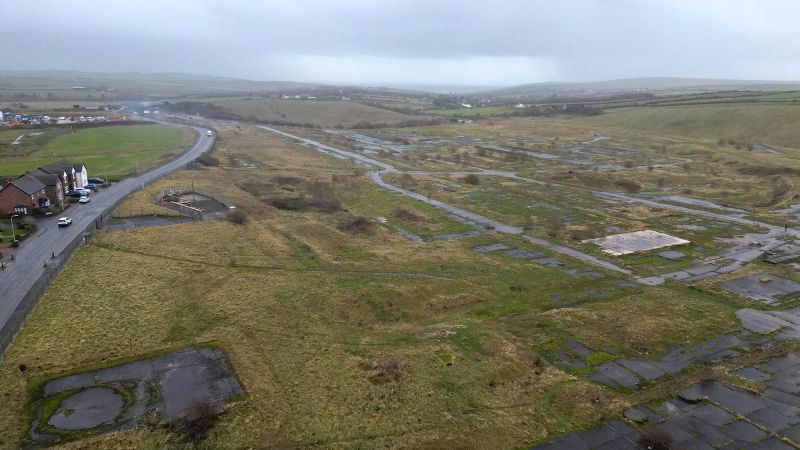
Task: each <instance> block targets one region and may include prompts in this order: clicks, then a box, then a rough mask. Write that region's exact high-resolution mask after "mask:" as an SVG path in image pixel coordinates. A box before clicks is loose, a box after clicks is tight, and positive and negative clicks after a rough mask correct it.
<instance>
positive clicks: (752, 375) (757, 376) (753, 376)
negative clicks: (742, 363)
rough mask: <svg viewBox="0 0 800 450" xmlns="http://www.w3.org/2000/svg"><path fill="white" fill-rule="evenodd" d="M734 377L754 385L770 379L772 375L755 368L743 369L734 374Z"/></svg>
mask: <svg viewBox="0 0 800 450" xmlns="http://www.w3.org/2000/svg"><path fill="white" fill-rule="evenodd" d="M736 375H738V376H740V377H742V378H744V379H747V380H750V381H755V382H756V383H762V382H764V381H767V380H769V379H770V378H772V375H770V374H768V373H766V372H763V371H761V370H758V369H756V368H755V367H745V368H744V369H741V370H739V371H738V372H736Z"/></svg>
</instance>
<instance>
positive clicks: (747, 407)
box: [701, 381, 767, 416]
mask: <svg viewBox="0 0 800 450" xmlns="http://www.w3.org/2000/svg"><path fill="white" fill-rule="evenodd" d="M701 386H702V387H703V390H704V391H705V393H706V396H708V398H710V399H711V400H712V401H714V402H715V403H718V404H720V405H722V407H724V408H725V409H728V410H730V411H733V412H735V413H737V414H741V415H743V416H746V415H747V414H750V413H752V412H754V411H757V410H759V409H762V408H764V407H765V406H767V405H766V404H765V403H764V402H763V401H761V400H760V399H759V398H758V397H757V396H755V395H753V394H750V393H749V392H744V391H741V390H738V389H733V388H731V387H728V386H726V385H724V384H722V383H720V382H718V381H707V382H705V383H702V384H701Z"/></svg>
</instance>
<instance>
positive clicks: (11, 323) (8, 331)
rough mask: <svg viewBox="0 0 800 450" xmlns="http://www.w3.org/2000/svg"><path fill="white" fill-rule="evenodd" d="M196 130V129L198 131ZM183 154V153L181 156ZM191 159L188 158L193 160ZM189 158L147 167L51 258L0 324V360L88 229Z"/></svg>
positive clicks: (88, 236) (98, 225)
mask: <svg viewBox="0 0 800 450" xmlns="http://www.w3.org/2000/svg"><path fill="white" fill-rule="evenodd" d="M198 133H199V132H198ZM201 138H202V137H201V136H200V134H198V136H197V138H196V139H195V141H194V142H193V143H192V147H190V149H189V151H191V149H193V148H194V146H195V145H196V144H197V142H198V140H199V139H201ZM213 148H214V147H213V145H212V146H210V147H209V148H208V149H206V150H204V151H202V152H201V153H200V154H201V155H202V154H203V153H206V152H207V151H210V150H211V149H213ZM181 156H183V155H181ZM193 160H194V159H192V161H193ZM189 163H191V161H189V162H187V164H176V165H175V166H174V167H167V166H169V165H171V164H174V162H166V163H164V164H162V165H160V166H157V167H155V168H154V169H152V170H150V171H149V172H147V173H145V174H144V175H141V176H140V177H139V178H138V179H136V183H135V184H134V186H133V187H132V188H131V189H129V190H128V192H127V193H125V194H124V195H122V196H120V198H118V199H117V200H116V201H115V202H114V203H113V204H111V205H110V206H109V207H107V208H106V209H105V210H103V212H101V213H100V214H99V215H98V216H97V218H95V220H94V223H90V224H89V225H88V226H87V227H86V228H85V229H84V230H83V233H81V234H80V235H79V236H78V237H77V238H76V239H75V240H73V241H72V242H70V244H69V245H67V246H66V248H64V250H63V251H62V252H61V253H59V254H58V255H57V257H56V259H54V260H51V262H50V264H48V265H47V268H46V269H45V270H44V272H43V273H42V275H41V276H40V277H39V278H38V279H37V280H36V281H35V282H34V283H33V285H32V286H31V288H30V289H28V292H27V293H26V294H25V295H24V296H23V297H22V300H21V301H20V302H19V304H17V306H16V308H14V311H13V312H12V313H11V316H10V317H9V319H8V320H7V321H6V323H4V324H3V325H2V327H0V360H2V359H3V357H4V356H5V351H6V349H7V348H8V346H9V345H10V344H11V343H12V342H13V341H14V338H15V337H16V334H17V332H18V331H19V330H20V329H21V328H22V326H23V325H25V321H26V320H27V319H28V316H29V315H30V313H31V311H33V308H35V307H36V305H37V303H38V302H39V299H40V298H42V295H44V293H45V291H47V288H48V287H49V286H50V284H51V283H52V282H53V280H55V279H56V277H57V276H58V274H59V273H61V269H63V268H64V265H66V263H67V261H68V260H69V258H70V257H71V256H72V254H73V253H74V252H75V250H76V249H78V248H79V247H81V246H83V245H87V244H88V243H89V241H90V240H91V236H92V232H93V231H94V230H96V229H99V228H101V227H102V226H103V224H104V223H105V222H106V221H107V220H109V219H110V218H111V215H112V213H113V212H114V210H115V209H116V208H117V206H119V204H120V203H122V201H123V200H125V198H126V197H127V196H129V195H131V194H133V193H134V192H138V191H139V190H141V189H143V188H144V187H145V186H146V185H148V184H150V183H152V182H154V181H156V180H157V179H159V178H161V177H165V176H167V175H169V174H171V173H173V172H175V171H177V170H180V169H183V168H184V167H186V166H187V165H188V164H189Z"/></svg>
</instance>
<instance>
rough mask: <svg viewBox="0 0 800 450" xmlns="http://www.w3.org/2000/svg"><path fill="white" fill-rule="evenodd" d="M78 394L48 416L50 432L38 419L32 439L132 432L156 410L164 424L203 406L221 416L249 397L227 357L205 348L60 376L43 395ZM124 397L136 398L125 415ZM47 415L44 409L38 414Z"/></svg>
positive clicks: (31, 429) (67, 399)
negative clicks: (77, 433) (236, 401)
mask: <svg viewBox="0 0 800 450" xmlns="http://www.w3.org/2000/svg"><path fill="white" fill-rule="evenodd" d="M72 390H78V391H79V392H77V393H76V394H74V395H71V396H69V397H68V398H66V399H64V400H62V401H61V403H60V404H59V405H58V406H57V409H56V412H55V413H54V414H53V415H52V416H51V417H50V418H48V425H49V428H48V429H47V433H41V431H42V430H41V429H40V428H39V427H40V426H41V424H39V422H38V419H37V420H35V421H34V422H32V425H31V427H30V429H29V433H28V436H29V437H30V438H31V439H32V440H33V441H34V442H36V443H45V442H47V443H50V442H56V441H60V440H62V439H64V438H70V437H72V433H73V432H74V431H75V430H90V432H97V431H102V432H114V431H123V430H130V429H133V428H136V427H138V426H140V424H141V418H142V417H143V416H144V414H146V413H147V412H148V411H151V410H158V411H159V412H161V413H162V417H163V420H164V421H171V420H173V419H176V418H178V417H182V416H184V415H186V413H187V412H189V410H190V409H191V408H192V407H194V406H195V405H197V404H200V403H203V404H207V405H209V406H210V407H211V408H213V409H214V410H215V411H216V412H218V413H219V412H222V410H223V408H224V406H225V404H226V403H227V401H229V400H230V399H231V398H233V397H236V396H238V395H241V394H242V393H243V390H242V387H241V385H240V384H239V381H238V380H237V379H236V378H235V376H234V375H233V371H232V370H231V368H230V366H229V365H228V362H227V359H226V358H225V357H224V354H223V353H222V352H221V351H220V350H219V349H213V348H205V347H199V348H190V349H186V350H182V351H178V352H173V353H168V354H166V355H162V356H158V357H155V358H151V359H145V360H141V361H135V362H131V363H127V364H120V365H118V366H112V367H107V368H104V369H98V370H94V371H87V372H84V373H80V374H77V375H70V376H65V377H60V378H56V379H53V380H50V381H49V382H47V383H46V384H45V388H44V389H43V392H44V395H45V397H46V398H53V397H54V396H58V395H59V394H60V393H62V392H65V391H72ZM123 397H124V398H128V399H132V401H131V403H130V404H127V405H126V406H127V407H126V409H125V411H124V412H122V407H123V403H124V402H123ZM41 414H42V411H41V409H40V410H39V411H38V413H37V415H38V416H41ZM100 426H102V428H100V429H99V430H95V428H97V427H100ZM53 436H55V441H54V440H53Z"/></svg>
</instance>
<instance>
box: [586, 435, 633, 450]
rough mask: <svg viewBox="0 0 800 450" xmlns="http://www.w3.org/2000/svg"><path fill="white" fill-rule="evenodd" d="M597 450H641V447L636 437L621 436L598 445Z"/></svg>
mask: <svg viewBox="0 0 800 450" xmlns="http://www.w3.org/2000/svg"><path fill="white" fill-rule="evenodd" d="M595 450H641V447H640V446H639V445H638V444H636V440H635V439H629V438H626V437H619V438H617V439H614V440H613V441H610V442H606V443H605V444H602V445H598V446H596V447H595Z"/></svg>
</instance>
